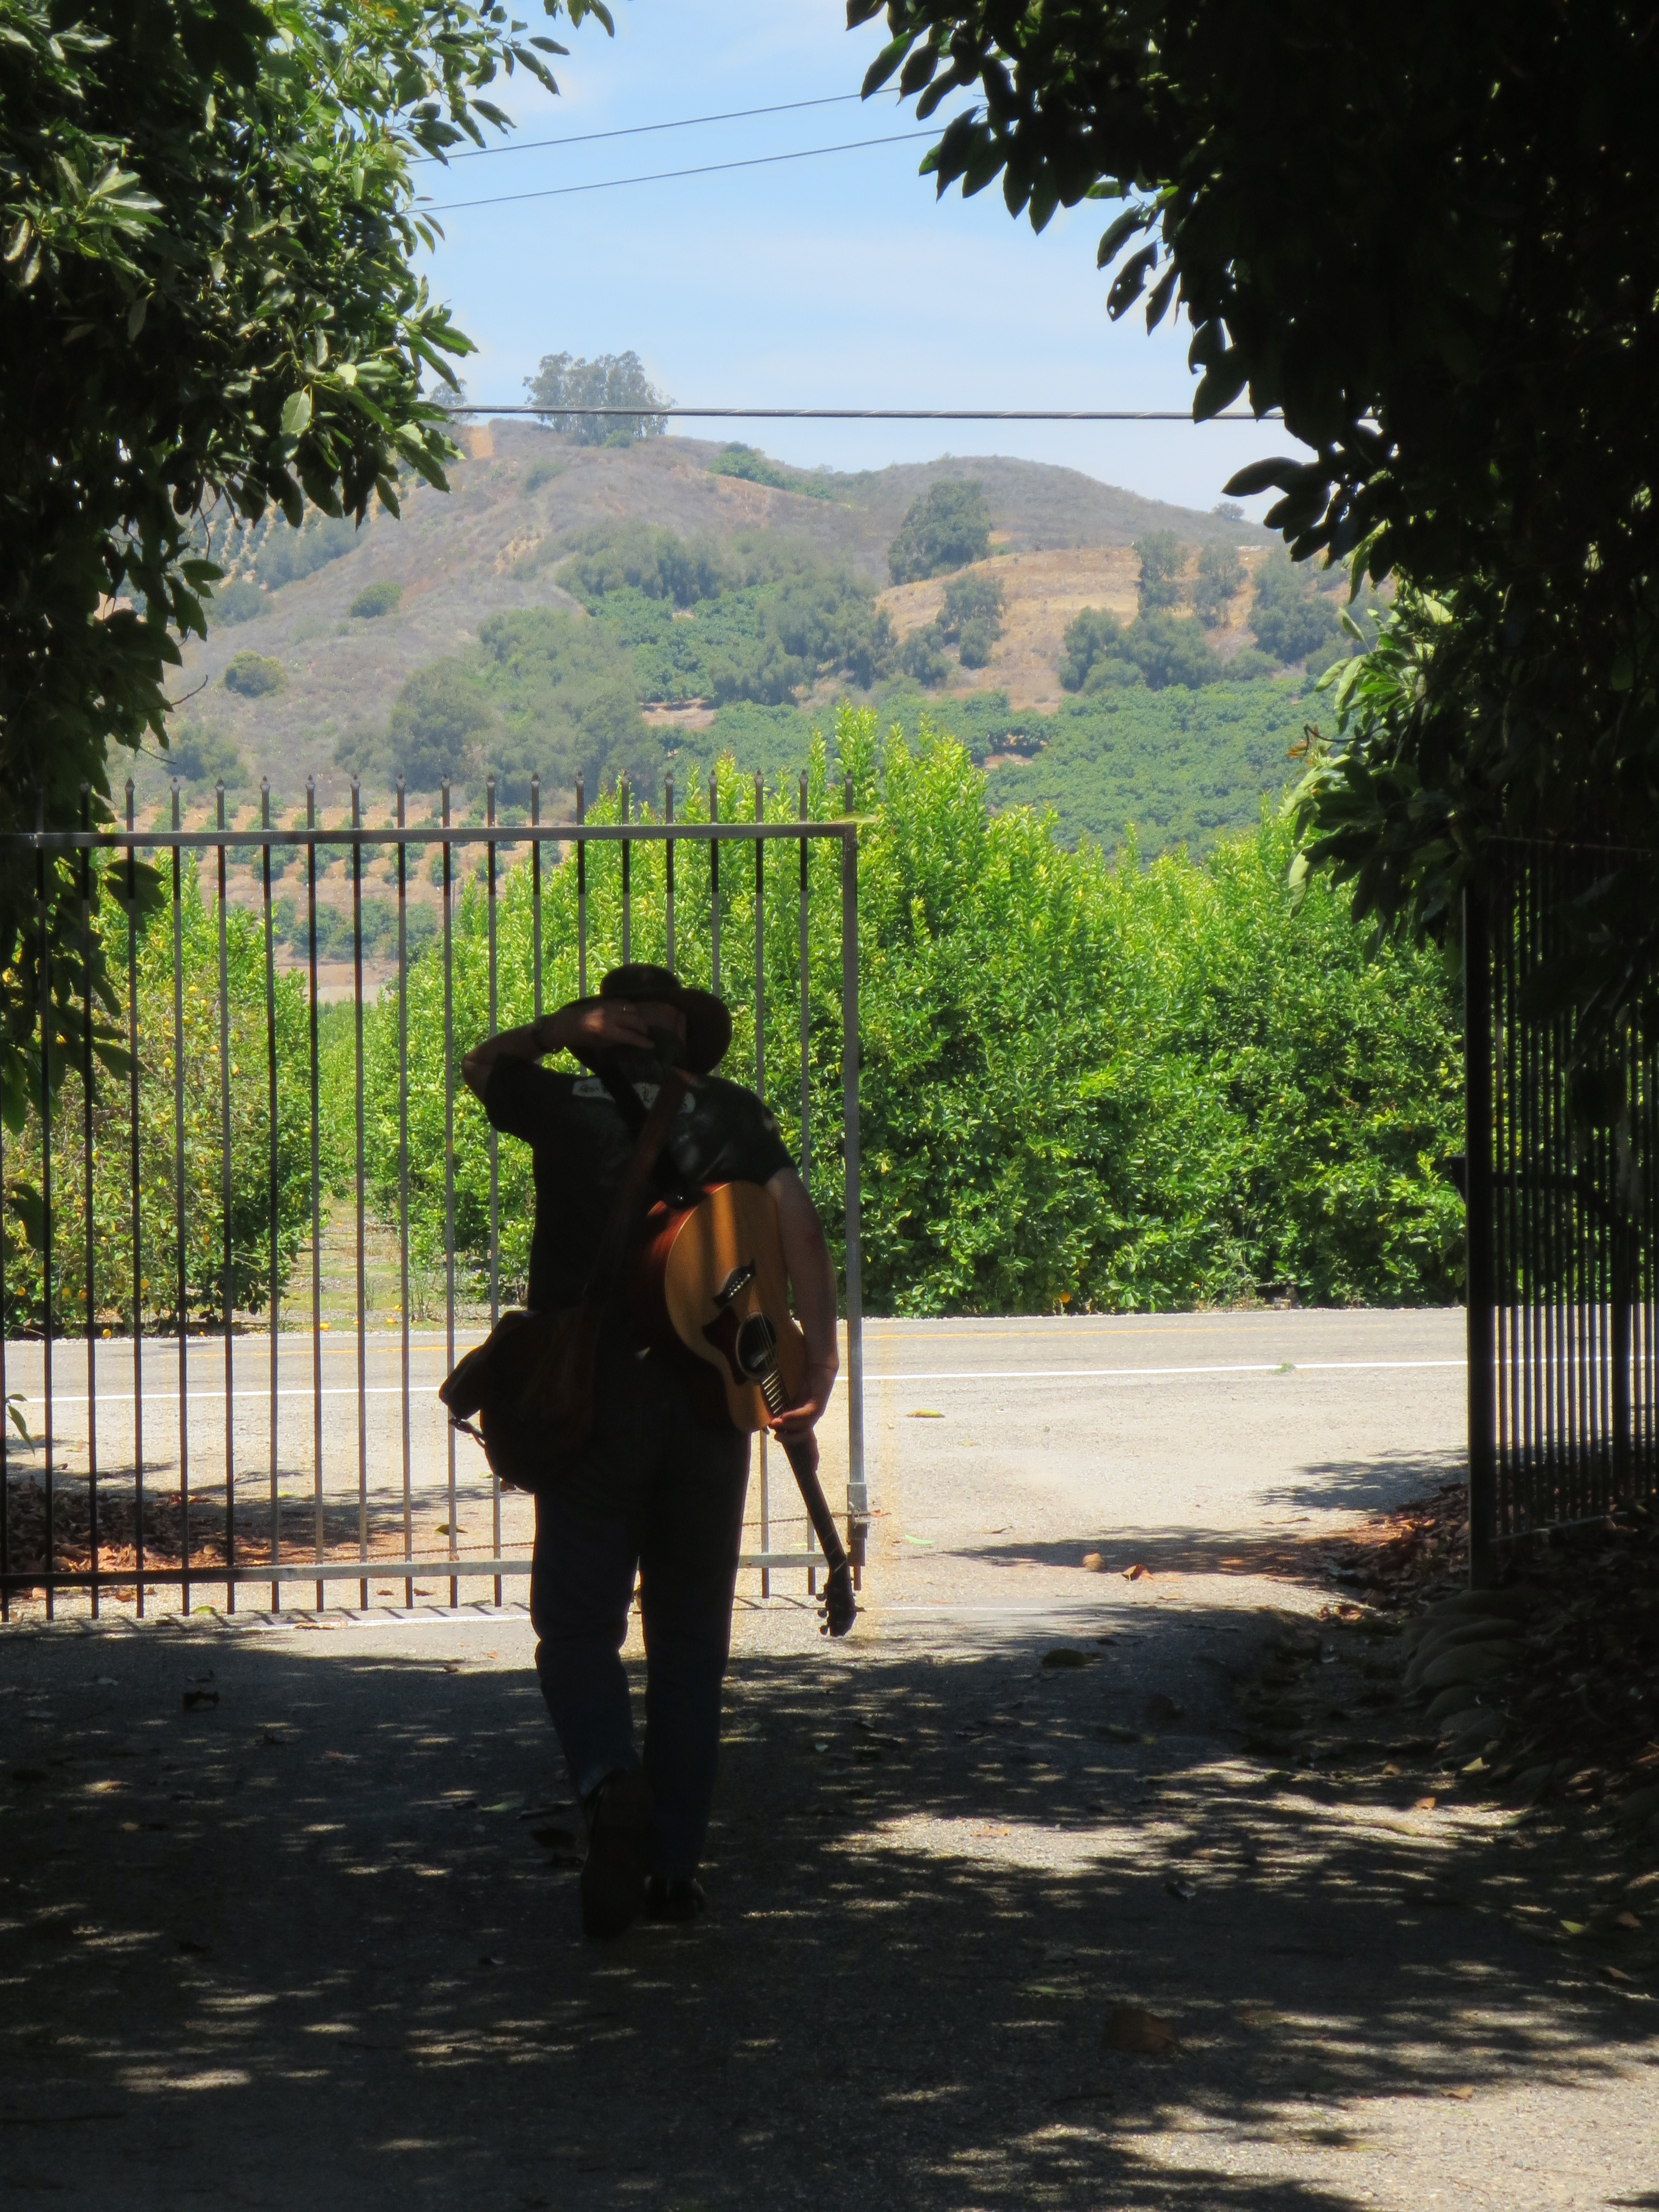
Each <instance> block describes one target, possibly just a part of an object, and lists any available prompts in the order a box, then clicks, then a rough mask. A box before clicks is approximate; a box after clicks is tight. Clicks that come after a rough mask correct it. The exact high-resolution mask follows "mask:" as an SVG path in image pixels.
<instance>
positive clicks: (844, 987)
mask: <svg viewBox="0 0 1659 2212" xmlns="http://www.w3.org/2000/svg"><path fill="white" fill-rule="evenodd" d="M852 811H853V779H852V777H851V776H850V775H849V776H848V779H847V812H848V815H849V816H850V815H851V813H852ZM841 1027H842V1048H841V1085H842V1091H841V1101H842V1124H843V1127H845V1130H846V1137H845V1150H844V1160H845V1176H846V1180H845V1184H844V1187H843V1188H844V1192H845V1199H844V1203H845V1206H846V1247H847V1257H846V1267H847V1522H848V1534H847V1548H848V1551H849V1552H850V1553H851V1554H852V1557H853V1564H854V1570H855V1572H856V1575H857V1577H858V1579H859V1582H860V1587H861V1586H862V1576H863V1568H864V1540H865V1531H866V1528H868V1526H869V1520H870V1493H869V1491H868V1489H867V1488H866V1485H865V1480H864V1264H863V1253H862V1250H861V1249H860V1226H861V1225H860V1187H859V1166H860V1162H859V848H858V831H857V829H856V828H855V827H854V824H853V823H851V822H850V821H849V822H848V826H847V830H846V833H845V835H844V836H842V846H841Z"/></svg>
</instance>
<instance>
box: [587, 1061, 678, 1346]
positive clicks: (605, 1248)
mask: <svg viewBox="0 0 1659 2212" xmlns="http://www.w3.org/2000/svg"><path fill="white" fill-rule="evenodd" d="M600 1080H601V1081H602V1082H603V1083H604V1084H605V1088H606V1090H607V1091H610V1092H611V1097H613V1098H616V1100H617V1105H618V1107H619V1108H621V1107H622V1100H621V1098H620V1097H618V1096H617V1093H618V1091H619V1090H621V1089H623V1088H626V1089H627V1091H628V1096H629V1100H630V1102H631V1103H632V1105H633V1109H634V1110H633V1115H631V1116H630V1117H629V1126H630V1127H634V1128H635V1139H634V1150H633V1153H632V1155H631V1156H630V1158H629V1163H628V1171H627V1173H626V1174H625V1175H624V1176H623V1179H622V1182H621V1183H620V1185H619V1186H618V1188H617V1195H616V1199H615V1200H614V1201H613V1203H612V1205H611V1213H610V1218H608V1219H607V1221H606V1222H605V1233H604V1235H603V1236H602V1237H600V1239H599V1249H598V1251H597V1252H596V1253H595V1254H594V1255H593V1269H592V1273H591V1274H590V1275H589V1277H588V1279H587V1285H586V1289H585V1290H584V1291H583V1292H582V1304H584V1305H585V1306H586V1307H588V1308H589V1310H591V1311H592V1313H593V1314H594V1315H595V1316H599V1315H601V1314H605V1313H608V1312H609V1311H610V1310H611V1305H612V1304H614V1302H615V1300H616V1297H617V1291H618V1289H619V1288H620V1287H621V1284H622V1279H623V1270H624V1268H625V1267H626V1265H627V1261H628V1248H629V1243H631V1242H632V1239H633V1235H634V1231H635V1229H636V1227H637V1226H638V1224H639V1219H640V1216H641V1213H642V1212H644V1210H645V1200H646V1196H647V1190H648V1187H649V1185H650V1182H651V1176H652V1171H653V1169H654V1168H655V1167H656V1164H657V1162H658V1160H659V1158H661V1156H662V1148H663V1146H665V1144H666V1143H667V1141H668V1133H669V1131H670V1130H671V1128H672V1127H673V1126H674V1116H675V1115H677V1114H678V1112H679V1110H680V1103H681V1101H682V1100H683V1099H684V1098H685V1097H686V1096H687V1094H688V1093H689V1092H690V1090H691V1087H692V1083H693V1080H694V1079H693V1078H692V1077H690V1076H689V1075H686V1074H684V1073H682V1072H681V1070H680V1069H678V1068H677V1067H674V1068H670V1069H669V1071H668V1073H666V1074H665V1077H664V1078H663V1083H662V1088H661V1089H660V1090H659V1091H658V1093H657V1095H656V1097H655V1098H654V1099H653V1101H652V1103H651V1110H650V1112H649V1113H648V1114H645V1115H644V1119H643V1120H642V1121H641V1119H640V1116H641V1113H642V1112H643V1109H642V1107H641V1102H640V1098H639V1094H638V1093H637V1092H636V1091H635V1090H634V1089H633V1087H632V1086H631V1085H626V1086H624V1085H612V1084H611V1082H610V1081H609V1079H607V1078H605V1077H604V1076H601V1078H600ZM626 1111H627V1109H625V1108H624V1109H623V1112H624V1114H626Z"/></svg>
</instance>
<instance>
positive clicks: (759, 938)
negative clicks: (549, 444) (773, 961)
mask: <svg viewBox="0 0 1659 2212" xmlns="http://www.w3.org/2000/svg"><path fill="white" fill-rule="evenodd" d="M765 816H766V780H765V778H764V777H763V775H761V774H760V772H759V770H758V769H757V771H756V774H755V819H756V821H757V823H758V822H762V821H763V820H764V819H765ZM755 1096H756V1097H757V1098H760V1099H764V1097H765V1096H766V845H765V842H764V840H763V839H762V838H759V837H757V838H756V840H755ZM758 1442H759V1444H760V1517H761V1551H762V1553H763V1554H764V1553H768V1552H769V1551H770V1550H771V1548H772V1495H771V1487H770V1482H769V1468H768V1465H767V1451H766V1431H765V1430H764V1429H763V1430H762V1431H760V1434H759V1437H758ZM761 1595H762V1596H763V1597H770V1595H772V1575H771V1570H770V1569H769V1568H768V1567H763V1568H762V1569H761Z"/></svg>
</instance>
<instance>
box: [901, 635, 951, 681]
mask: <svg viewBox="0 0 1659 2212" xmlns="http://www.w3.org/2000/svg"><path fill="white" fill-rule="evenodd" d="M942 647H943V641H942V639H941V638H940V635H939V625H938V623H925V624H924V625H923V627H922V628H921V629H913V630H912V631H911V633H910V635H909V636H908V637H907V638H906V639H905V641H904V642H903V644H902V646H900V647H899V650H898V665H899V671H900V673H901V674H902V675H905V676H908V677H909V678H911V679H912V680H913V681H914V682H915V683H917V684H927V686H928V688H929V689H930V690H931V689H932V688H933V686H934V685H935V684H943V683H944V681H945V678H946V677H947V676H949V674H950V673H951V664H950V662H949V661H948V660H947V659H945V653H944V651H943V649H942Z"/></svg>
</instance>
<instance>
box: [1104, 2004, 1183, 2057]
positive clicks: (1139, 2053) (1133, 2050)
mask: <svg viewBox="0 0 1659 2212" xmlns="http://www.w3.org/2000/svg"><path fill="white" fill-rule="evenodd" d="M1101 2040H1102V2041H1103V2043H1104V2044H1105V2045H1106V2048H1107V2049H1108V2051H1127V2052H1129V2053H1130V2054H1132V2055H1133V2057H1138V2058H1168V2057H1170V2056H1172V2054H1173V2053H1174V2052H1176V2051H1179V2050H1180V2048H1181V2039H1180V2037H1179V2036H1178V2035H1177V2034H1176V2032H1175V2029H1174V2027H1173V2026H1172V2025H1171V2023H1170V2021H1167V2020H1160V2019H1159V2017H1158V2015H1157V2014H1156V2013H1155V2012H1146V2011H1145V2010H1143V2008H1141V2007H1140V2006H1139V2005H1119V2006H1118V2008H1117V2009H1116V2010H1115V2012H1113V2013H1111V2014H1109V2015H1108V2017H1107V2021H1106V2025H1105V2027H1104V2028H1103V2030H1102V2031H1101Z"/></svg>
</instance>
